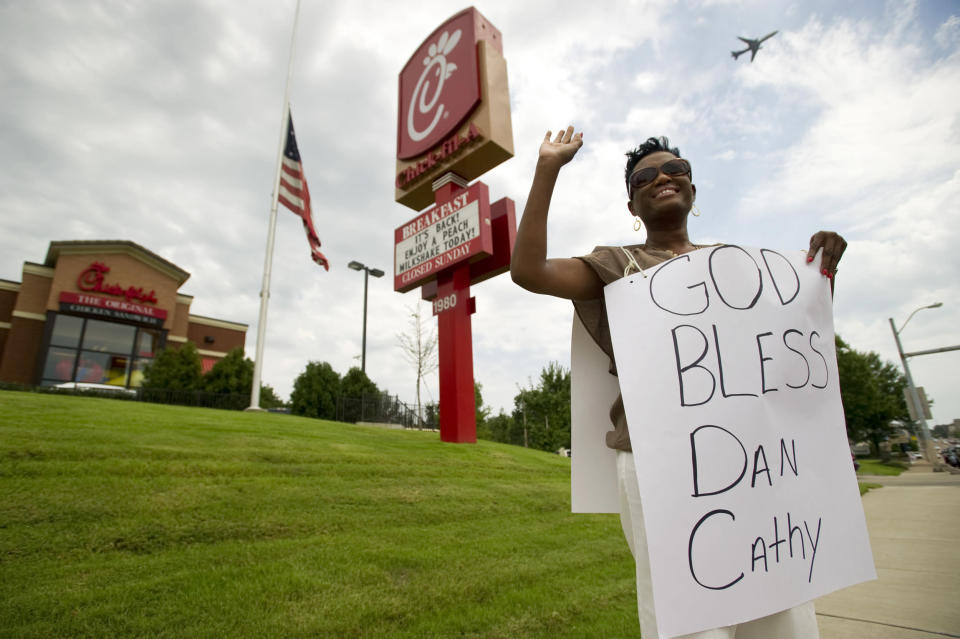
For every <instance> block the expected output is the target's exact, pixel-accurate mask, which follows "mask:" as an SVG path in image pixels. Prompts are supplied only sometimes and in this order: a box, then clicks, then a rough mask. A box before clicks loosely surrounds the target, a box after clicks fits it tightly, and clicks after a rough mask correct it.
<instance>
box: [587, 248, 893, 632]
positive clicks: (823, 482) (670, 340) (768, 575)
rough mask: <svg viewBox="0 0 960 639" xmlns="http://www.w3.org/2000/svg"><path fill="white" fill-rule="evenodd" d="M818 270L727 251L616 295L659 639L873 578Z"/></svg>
mask: <svg viewBox="0 0 960 639" xmlns="http://www.w3.org/2000/svg"><path fill="white" fill-rule="evenodd" d="M817 264H819V256H818V257H817V259H815V260H814V262H813V263H808V262H807V261H806V254H805V253H803V252H802V251H773V250H768V249H754V248H744V247H739V246H732V245H720V246H715V247H709V248H705V249H701V250H698V251H694V252H692V253H689V254H686V255H682V256H679V257H677V258H674V259H672V260H670V261H668V262H665V263H663V264H661V265H659V266H657V267H655V268H652V269H648V270H647V271H645V272H643V273H636V274H632V275H629V276H628V277H625V278H623V279H621V280H619V281H617V282H614V283H612V284H610V285H608V286H607V287H606V289H605V299H606V306H607V313H608V316H609V320H610V330H611V336H612V341H613V348H614V355H615V357H616V361H617V370H618V375H619V382H620V389H621V392H622V393H623V399H624V408H625V410H626V416H627V423H628V425H629V430H630V439H631V442H632V443H633V455H634V459H635V462H636V467H637V476H638V481H639V484H640V492H641V499H642V501H643V510H644V513H643V515H644V521H645V522H646V533H647V541H648V548H649V555H650V569H651V577H652V580H653V588H654V602H655V607H656V614H657V623H658V627H659V630H660V633H661V636H665V637H673V636H677V635H683V634H688V633H691V632H696V631H699V630H703V629H706V628H712V627H717V626H727V625H731V624H735V623H740V622H743V621H747V620H750V619H755V618H759V617H762V616H765V615H768V614H772V613H774V612H777V611H780V610H785V609H787V608H790V607H792V606H795V605H798V604H801V603H803V602H806V601H810V600H812V599H814V598H816V597H819V596H821V595H824V594H826V593H828V592H831V591H833V590H837V589H839V588H842V587H845V586H849V585H852V584H854V583H858V582H861V581H865V580H868V579H873V578H875V577H876V574H875V572H874V567H873V559H872V555H871V552H870V543H869V538H868V536H867V530H866V524H865V520H864V516H863V508H862V505H861V502H860V494H859V491H858V488H857V482H856V477H855V474H854V469H853V465H852V464H851V462H850V451H849V447H848V444H847V437H846V428H845V422H844V417H843V407H842V404H841V402H840V387H839V384H838V372H837V360H836V352H835V348H834V332H833V318H832V313H831V308H832V305H831V296H830V286H829V281H828V280H827V279H826V278H824V277H823V276H822V275H821V274H820V273H819V268H818V267H817V266H816V265H817Z"/></svg>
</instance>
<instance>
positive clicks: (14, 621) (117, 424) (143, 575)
mask: <svg viewBox="0 0 960 639" xmlns="http://www.w3.org/2000/svg"><path fill="white" fill-rule="evenodd" d="M569 476H570V464H569V460H568V459H564V458H561V457H558V456H555V455H549V454H546V453H542V452H538V451H531V450H526V449H523V448H518V447H513V446H505V445H499V444H493V443H489V442H480V443H478V444H476V445H449V444H441V443H440V442H439V438H438V436H437V435H436V434H435V433H425V432H399V431H389V430H384V429H378V428H372V427H356V426H350V425H345V424H339V423H333V422H325V421H319V420H310V419H302V418H297V417H291V416H288V415H274V414H256V413H236V412H227V411H216V410H209V409H194V408H183V407H173V406H159V405H152V404H141V403H137V402H129V401H118V400H110V399H99V398H87V397H67V396H54V395H45V394H31V393H18V392H0V637H17V638H28V637H38V638H39V637H43V638H51V637H71V638H73V637H98V638H99V637H111V638H112V637H151V638H153V637H191V638H194V637H196V638H201V637H211V638H212V637H218V638H219V637H285V638H286V637H336V638H340V637H409V638H418V639H419V638H422V637H444V638H447V637H502V638H504V639H507V638H509V639H515V638H524V637H545V638H546V637H549V638H550V639H560V638H563V637H571V638H572V637H577V638H580V637H604V638H610V637H636V636H638V635H639V629H638V623H637V613H636V599H635V594H634V593H635V590H634V576H633V562H632V559H631V558H630V554H629V551H628V549H627V546H626V543H625V541H624V540H623V536H622V533H621V531H620V524H619V521H618V520H617V518H616V516H612V515H572V514H570V502H569V490H570V484H569Z"/></svg>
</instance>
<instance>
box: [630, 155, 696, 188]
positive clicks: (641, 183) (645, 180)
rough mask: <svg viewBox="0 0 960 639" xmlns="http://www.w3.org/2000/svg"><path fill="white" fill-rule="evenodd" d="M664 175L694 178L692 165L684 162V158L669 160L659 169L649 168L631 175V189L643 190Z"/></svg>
mask: <svg viewBox="0 0 960 639" xmlns="http://www.w3.org/2000/svg"><path fill="white" fill-rule="evenodd" d="M661 172H662V173H663V174H664V175H669V176H671V177H676V176H678V175H690V177H691V178H693V173H692V172H691V170H690V163H689V162H687V161H686V160H684V159H683V158H676V159H673V160H667V161H666V162H664V163H663V164H661V165H660V166H659V167H656V166H647V167H644V168H642V169H640V170H639V171H634V172H633V173H631V174H630V179H629V180H628V182H629V183H630V188H631V189H642V188H643V187H645V186H646V185H648V184H650V183H651V182H653V181H654V180H656V179H657V175H659V174H660V173H661Z"/></svg>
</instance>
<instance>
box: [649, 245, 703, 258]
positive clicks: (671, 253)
mask: <svg viewBox="0 0 960 639" xmlns="http://www.w3.org/2000/svg"><path fill="white" fill-rule="evenodd" d="M689 244H690V246H691V247H692V249H691V250H694V251H695V250H697V249H700V248H703V246H702V245H700V244H694V243H693V242H689ZM643 248H644V250H653V251H661V252H663V253H667V254H669V255H672V256H673V257H677V256H678V255H682V253H677V252H675V251H671V250H670V249H668V248H660V247H659V246H650V245H649V244H646V243H645V244H644V245H643ZM687 252H688V253H689V251H687Z"/></svg>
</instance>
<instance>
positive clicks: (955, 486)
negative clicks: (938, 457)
mask: <svg viewBox="0 0 960 639" xmlns="http://www.w3.org/2000/svg"><path fill="white" fill-rule="evenodd" d="M860 481H862V482H869V483H875V484H881V485H882V486H883V487H882V488H875V489H873V490H871V491H870V492H869V493H867V494H866V495H864V496H863V509H864V512H865V513H866V516H867V527H868V528H869V531H870V545H871V548H872V550H873V558H874V564H875V565H876V568H877V576H878V579H876V580H875V581H870V582H867V583H863V584H858V585H856V586H852V587H850V588H846V589H844V590H840V591H838V592H835V593H833V594H830V595H827V596H826V597H821V598H820V599H818V600H817V602H816V605H817V621H818V624H819V626H820V636H821V638H822V639H854V638H856V639H932V638H935V637H960V475H951V474H950V473H946V472H941V473H935V472H933V469H932V468H931V467H930V464H929V463H926V462H920V463H917V464H915V465H914V466H913V467H912V468H911V469H910V470H908V471H906V472H904V473H903V474H901V475H900V476H899V477H881V476H861V477H860Z"/></svg>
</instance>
